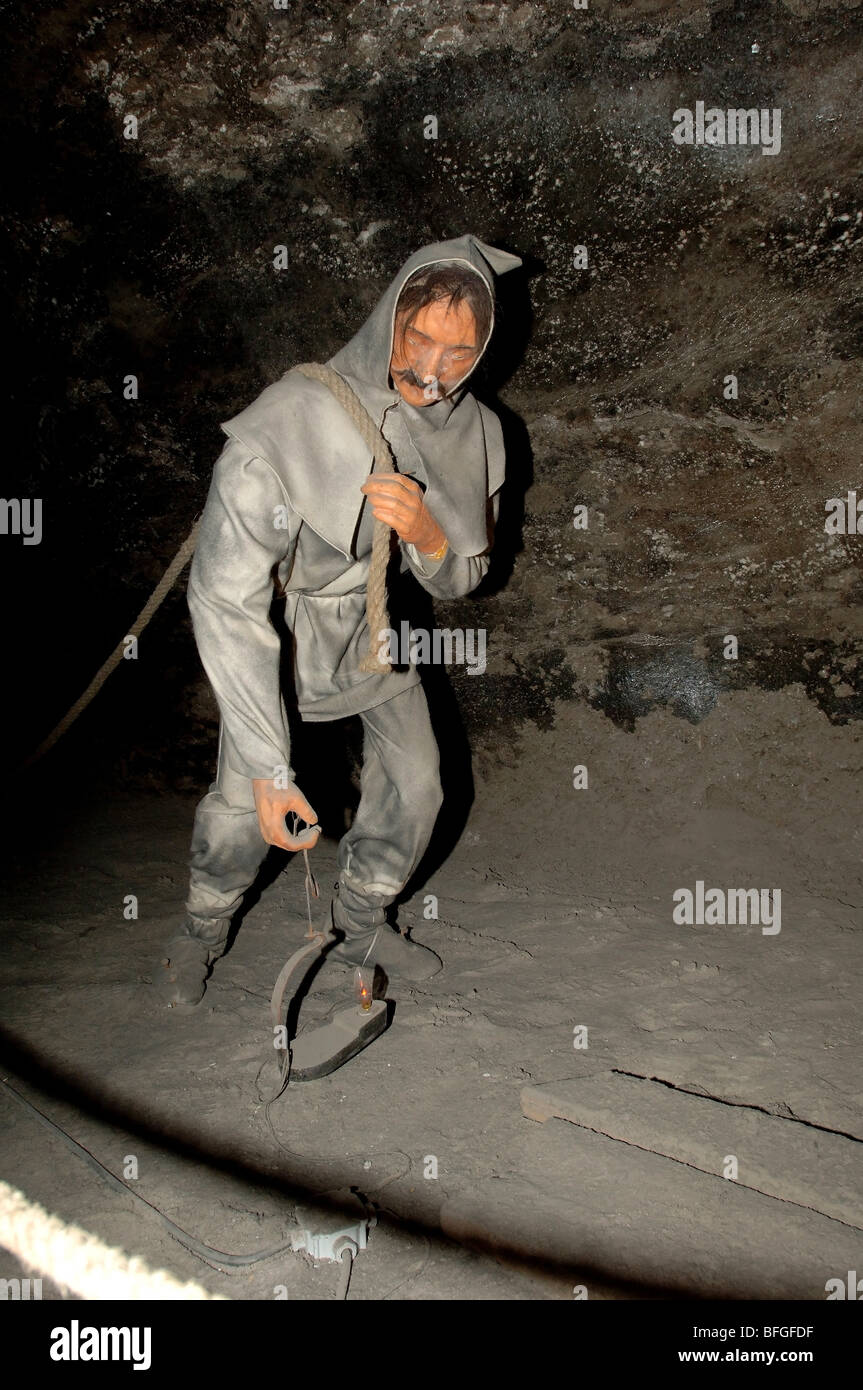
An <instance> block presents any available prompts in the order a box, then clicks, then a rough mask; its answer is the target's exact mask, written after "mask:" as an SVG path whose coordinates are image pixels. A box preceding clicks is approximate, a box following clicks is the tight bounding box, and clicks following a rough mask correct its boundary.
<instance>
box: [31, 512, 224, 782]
mask: <svg viewBox="0 0 863 1390" xmlns="http://www.w3.org/2000/svg"><path fill="white" fill-rule="evenodd" d="M199 525H200V522H199V521H196V522H195V524H194V526H193V527H192V529H191V531H190V532H189V534H188V536H187V537H186V539H185V540H184V542H183V544H182V545H181V546H180V549H179V550H178V551H177V554H176V555H175V556H174V558H173V560H172V561H171V563H170V565H169V566H168V568H167V569H166V570H165V573H164V574H163V575H162V578H161V579H160V580H159V582H158V584H157V585H156V587H155V589H154V590H153V592H152V594H151V595H150V597H149V598H148V599H147V602H146V603H145V604H144V607H143V608H142V609H141V611H140V613H139V614H138V616H137V618H136V619H135V621H134V623H133V624H132V626H131V627H130V628H129V631H128V632H127V633H126V636H125V637H124V638H123V639H122V641H120V642H118V643H117V646H116V647H115V648H114V650H113V652H112V653H111V655H110V656H109V657H108V660H107V661H106V662H105V664H104V665H103V666H100V668H99V670H98V671H97V672H96V674H95V676H94V677H93V679H92V680H91V682H90V684H89V685H88V686H87V689H86V690H85V691H84V693H83V695H81V696H80V698H79V699H77V700H76V701H75V703H74V705H73V706H72V707H71V709H70V710H68V711H67V713H66V714H64V716H63V718H62V719H61V720H60V723H59V724H58V725H57V726H56V727H55V728H54V729H52V730H51V733H50V734H49V735H48V737H47V738H46V739H43V740H42V742H41V743H40V744H39V747H38V748H37V749H36V750H35V752H33V753H31V754H30V755H29V756H28V757H27V758H25V760H24V762H23V763H22V764H21V766H22V767H30V765H31V763H35V762H36V761H37V760H38V759H39V758H41V757H43V756H44V755H45V754H46V753H47V752H48V750H49V748H53V747H54V744H55V743H56V742H57V740H58V739H59V738H61V737H62V735H63V734H65V732H66V730H67V729H68V728H69V725H70V724H74V722H75V720H76V719H77V718H78V715H79V714H83V712H84V710H85V709H86V708H87V706H88V705H89V703H90V701H91V700H92V699H93V697H94V696H95V695H97V694H98V692H99V691H100V690H101V688H102V686H103V685H104V684H105V681H106V680H107V679H108V677H109V676H110V674H111V672H112V671H113V670H114V668H115V667H116V666H119V664H120V662H121V661H122V660H123V653H124V651H125V647H126V642H127V640H128V638H129V637H140V635H141V633H142V632H143V631H144V628H145V627H146V626H147V624H148V622H149V621H150V619H151V618H152V616H153V614H154V613H155V612H156V609H157V608H159V607H160V606H161V604H162V603H163V602H164V599H165V597H166V595H167V594H168V592H169V590H170V589H171V588H172V586H173V584H174V581H175V579H176V578H177V576H178V575H179V574H180V573H181V571H182V570H183V569H185V567H186V565H187V564H188V563H189V560H190V559H191V558H192V554H193V552H194V549H195V543H196V541H197V539H198V527H199Z"/></svg>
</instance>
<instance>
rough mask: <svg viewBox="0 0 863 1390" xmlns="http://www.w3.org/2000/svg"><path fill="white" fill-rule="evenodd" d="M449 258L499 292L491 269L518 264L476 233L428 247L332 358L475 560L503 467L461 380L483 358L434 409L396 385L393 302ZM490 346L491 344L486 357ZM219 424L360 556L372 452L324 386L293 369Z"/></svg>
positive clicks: (483, 546) (456, 546) (486, 420)
mask: <svg viewBox="0 0 863 1390" xmlns="http://www.w3.org/2000/svg"><path fill="white" fill-rule="evenodd" d="M446 261H454V262H462V263H464V264H467V265H469V266H470V267H471V268H472V269H473V270H474V271H476V272H477V273H478V274H479V275H481V276H482V278H483V280H484V281H485V283H486V285H487V286H488V287H489V290H490V291H491V292H492V299H493V298H494V276H495V275H502V274H504V273H505V272H506V271H508V270H514V269H515V268H516V267H517V266H519V265H521V260H520V258H519V257H518V256H511V255H509V253H508V252H506V251H499V250H497V249H496V248H495V247H494V246H487V245H486V244H485V243H484V242H482V241H479V240H478V239H477V237H474V236H463V237H457V238H456V239H455V240H453V241H440V242H436V243H434V244H432V245H431V246H423V247H422V248H421V249H420V250H419V251H417V252H415V254H414V255H413V256H411V257H410V258H409V260H407V261H405V263H404V265H403V266H402V268H401V270H400V271H399V272H398V274H397V275H396V276H395V277H394V279H393V280H392V281H391V282H390V285H389V287H388V288H387V289H386V290H385V291H384V293H383V295H382V296H381V298H380V299H379V300H378V302H377V304H376V305H375V307H374V309H373V310H372V312H371V314H370V315H369V317H368V318H367V319H366V321H365V323H364V324H363V325H362V327H361V328H360V329H359V331H358V332H357V333H355V334H354V336H353V337H352V338H351V339H350V341H349V342H348V343H346V344H345V346H344V347H343V348H342V349H341V350H340V351H339V352H337V353H336V354H335V356H333V357H331V358H330V359H329V363H328V365H329V366H331V367H333V368H334V369H335V370H336V371H337V372H338V373H339V375H340V376H342V377H344V379H345V380H346V381H347V382H348V384H349V385H350V386H351V387H352V388H353V390H354V391H355V392H356V394H357V396H358V397H359V398H360V400H361V401H362V403H363V405H364V406H365V408H366V410H367V411H368V412H369V414H370V415H371V417H372V419H373V420H374V421H375V424H376V425H377V426H378V428H380V427H381V426H382V425H383V423H384V417H385V416H386V414H387V412H388V411H391V412H392V414H391V415H390V422H391V428H390V429H389V434H388V437H390V438H395V441H396V449H395V457H396V466H397V468H398V469H399V470H400V471H401V472H404V473H406V474H407V475H409V476H414V477H417V478H418V479H419V481H420V482H421V483H422V484H423V486H424V487H425V489H426V492H425V499H426V502H427V505H428V508H429V511H430V512H431V513H432V515H433V516H434V517H435V518H436V520H437V521H438V522H439V523H440V525H441V526H442V527H443V530H444V532H445V534H446V536H447V539H448V541H449V543H450V547H451V549H452V550H453V551H455V553H456V554H457V555H461V556H472V555H481V554H483V553H484V552H485V551H486V550H487V548H488V533H487V520H486V517H487V501H488V498H490V497H492V496H493V495H494V493H495V492H497V490H498V489H499V488H500V487H501V485H502V483H503V481H504V466H505V456H504V447H503V435H502V431H501V427H500V421H499V420H498V418H497V416H496V415H495V414H494V413H493V412H492V411H491V410H489V409H488V407H487V406H484V405H482V404H481V403H480V402H479V401H477V400H476V399H475V397H474V396H473V395H471V393H470V391H469V390H468V389H467V388H466V386H465V382H466V381H467V378H468V377H469V376H470V374H471V372H473V371H475V370H476V365H477V363H478V362H479V361H480V360H481V357H482V353H480V355H479V357H478V358H477V362H476V363H474V365H473V367H472V368H471V370H470V372H467V373H466V374H465V376H464V377H462V379H461V381H460V382H459V385H458V387H457V388H456V390H455V391H454V392H453V393H451V394H450V395H448V396H447V397H446V398H445V399H444V400H441V401H434V402H433V403H432V404H431V405H426V406H412V405H409V404H408V403H407V401H404V400H402V397H401V396H400V395H399V393H398V390H397V389H396V387H395V386H390V384H389V367H390V359H391V357H392V340H393V325H394V319H395V309H396V304H397V302H398V298H399V295H400V294H401V291H402V288H403V286H404V284H405V281H406V280H408V279H409V278H410V276H411V275H413V274H414V272H415V271H417V270H420V269H422V268H423V267H424V266H427V265H434V264H437V263H439V262H446ZM493 327H494V324H493V323H492V328H493ZM490 336H491V332H490V333H489V337H490ZM487 346H488V340H487V341H486V343H484V344H483V349H482V352H483V353H484V352H485V349H486V347H487ZM222 429H223V430H224V431H225V433H226V434H227V435H229V436H232V437H233V438H236V439H239V440H240V441H241V442H242V443H243V444H245V445H246V446H247V447H248V448H249V449H251V450H252V452H254V453H255V454H256V455H258V456H260V457H261V458H263V459H265V460H266V461H267V462H268V463H269V464H270V465H271V467H272V468H273V469H274V470H275V472H276V473H277V474H278V476H279V478H280V479H281V481H282V484H283V486H284V488H285V491H286V493H287V496H288V498H289V499H290V501H291V504H292V506H293V507H294V508H295V509H296V511H297V512H298V513H299V514H300V516H302V518H303V520H304V521H306V522H307V523H308V525H309V526H311V528H312V529H313V530H314V531H316V532H317V533H318V535H320V536H322V537H323V539H324V540H325V541H327V542H328V543H329V544H331V545H333V546H335V547H336V549H338V550H340V551H341V552H342V553H343V554H344V555H345V556H354V557H355V556H356V551H355V543H356V536H357V532H358V528H359V521H360V517H361V514H362V508H363V507H364V506H365V505H366V498H365V495H364V494H363V493H362V492H361V491H360V488H361V486H362V484H363V482H364V481H365V479H366V477H367V476H368V474H369V473H370V472H371V471H372V458H371V457H370V451H369V449H368V446H367V445H366V443H365V442H364V440H363V438H362V436H361V435H360V433H359V431H358V430H357V429H356V427H355V426H354V425H353V424H352V423H351V420H350V417H349V416H348V415H347V414H346V413H345V411H344V410H343V409H342V407H341V406H340V405H339V404H338V402H337V401H336V399H335V397H334V396H333V394H332V392H331V391H330V390H329V389H328V388H327V387H326V386H324V385H323V384H322V383H320V382H318V381H310V380H309V379H308V378H307V377H305V376H303V375H302V373H300V372H297V371H293V370H290V371H287V372H286V373H285V375H284V376H283V377H281V379H280V380H279V381H276V382H274V383H273V384H272V385H271V386H268V387H267V388H266V389H265V390H264V391H263V392H262V393H261V395H260V396H259V397H258V398H257V400H255V401H253V402H252V404H251V405H250V406H247V408H246V409H245V410H244V411H242V412H241V413H240V414H239V415H235V416H234V417H233V419H231V420H228V421H226V422H225V423H224V424H223V425H222Z"/></svg>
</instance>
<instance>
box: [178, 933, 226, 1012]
mask: <svg viewBox="0 0 863 1390" xmlns="http://www.w3.org/2000/svg"><path fill="white" fill-rule="evenodd" d="M229 927H230V922H229V921H226V920H225V919H224V918H218V917H215V918H205V917H192V916H191V915H190V914H188V913H187V914H186V920H185V922H184V923H183V926H182V928H181V929H180V931H179V932H177V934H176V936H174V937H172V938H171V940H170V941H169V942H168V945H167V949H166V957H165V960H164V962H163V963H164V964H165V966H166V967H167V979H166V981H165V984H166V994H167V1003H168V1004H169V1005H170V1007H171V1008H173V1009H192V1008H195V1006H196V1005H198V1004H200V1002H201V1000H202V999H203V997H204V993H205V991H206V988H207V979H208V977H209V974H210V967H211V966H212V965H213V963H214V962H215V961H217V960H218V959H219V957H220V956H222V955H224V952H225V946H226V944H227V940H228V928H229Z"/></svg>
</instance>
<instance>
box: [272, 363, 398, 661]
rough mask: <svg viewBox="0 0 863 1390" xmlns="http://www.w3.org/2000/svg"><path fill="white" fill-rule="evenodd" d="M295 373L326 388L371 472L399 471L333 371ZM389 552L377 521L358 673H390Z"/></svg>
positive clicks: (384, 529) (307, 367) (312, 366)
mask: <svg viewBox="0 0 863 1390" xmlns="http://www.w3.org/2000/svg"><path fill="white" fill-rule="evenodd" d="M294 370H295V371H297V372H301V373H302V375H303V376H305V377H308V378H309V380H310V381H320V382H322V383H323V385H324V386H327V387H329V389H330V391H331V392H332V393H333V395H334V396H335V398H336V400H337V401H338V403H339V405H340V406H341V407H342V408H343V409H344V411H345V413H346V414H347V415H348V416H349V417H350V420H351V423H352V424H353V425H355V426H356V428H357V430H358V431H359V433H360V434H361V435H362V438H363V441H364V443H365V444H367V445H368V447H369V449H370V450H371V453H372V456H373V458H374V465H373V469H372V471H373V472H374V471H375V470H377V471H378V472H386V473H394V472H397V471H398V470H397V469H396V465H395V460H394V458H393V455H392V450H391V449H390V446H389V444H388V443H387V441H386V440H385V439H384V437H383V435H382V434H381V432H380V430H379V429H378V427H377V425H376V424H375V422H374V420H373V419H372V417H371V415H369V412H368V411H367V410H366V408H365V406H364V405H363V403H362V401H361V400H360V398H359V396H358V395H357V394H356V392H355V391H354V390H352V388H351V387H350V386H349V385H348V383H347V382H346V381H345V379H344V377H342V376H339V374H338V372H337V371H335V370H334V368H332V367H327V366H325V365H323V364H322V363H320V362H301V363H300V364H299V365H298V366H297V367H295V368H294ZM391 550H392V531H391V528H390V527H389V526H388V525H387V523H386V522H385V521H378V519H377V517H376V518H375V528H374V534H373V536H372V556H371V561H370V563H369V577H368V582H367V585H366V619H367V621H368V625H369V650H368V652H367V653H366V655H365V656H364V657H363V659H362V661H361V662H360V670H361V671H365V672H367V673H369V674H376V673H378V672H380V671H391V670H392V667H391V666H390V663H389V662H388V661H387V660H386V659H385V658H383V657H382V656H381V648H382V646H383V645H384V643H383V640H382V638H381V636H380V634H381V633H382V632H384V631H385V630H386V629H388V628H389V625H390V619H389V613H388V610H387V567H388V565H389V562H390V554H391Z"/></svg>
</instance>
